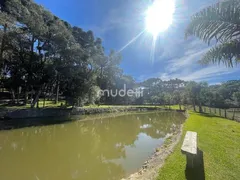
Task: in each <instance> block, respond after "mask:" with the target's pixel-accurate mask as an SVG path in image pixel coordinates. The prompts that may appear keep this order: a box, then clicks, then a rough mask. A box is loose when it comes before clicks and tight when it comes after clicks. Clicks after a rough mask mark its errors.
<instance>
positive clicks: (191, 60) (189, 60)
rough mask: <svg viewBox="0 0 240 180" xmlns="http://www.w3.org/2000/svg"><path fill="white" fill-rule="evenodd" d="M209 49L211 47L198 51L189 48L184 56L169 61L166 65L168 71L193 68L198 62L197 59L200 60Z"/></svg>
mask: <svg viewBox="0 0 240 180" xmlns="http://www.w3.org/2000/svg"><path fill="white" fill-rule="evenodd" d="M208 50H209V47H207V48H205V49H202V50H201V51H197V49H189V50H187V51H185V53H184V56H182V57H180V58H174V59H172V60H170V61H169V64H168V65H167V67H166V72H168V73H173V72H176V71H179V70H182V69H183V68H185V69H192V67H193V65H194V64H197V61H198V60H200V57H201V56H202V55H203V54H205V53H206V52H207V51H208Z"/></svg>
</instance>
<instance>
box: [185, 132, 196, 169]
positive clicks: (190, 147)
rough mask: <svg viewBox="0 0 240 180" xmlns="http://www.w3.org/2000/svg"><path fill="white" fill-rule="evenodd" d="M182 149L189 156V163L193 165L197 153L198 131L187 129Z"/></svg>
mask: <svg viewBox="0 0 240 180" xmlns="http://www.w3.org/2000/svg"><path fill="white" fill-rule="evenodd" d="M181 151H182V153H183V154H185V155H186V156H187V165H188V166H189V167H193V164H194V162H193V160H194V156H196V155H197V151H198V150H197V133H196V132H192V131H187V133H186V135H185V138H184V141H183V144H182V148H181Z"/></svg>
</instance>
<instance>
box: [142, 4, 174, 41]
mask: <svg viewBox="0 0 240 180" xmlns="http://www.w3.org/2000/svg"><path fill="white" fill-rule="evenodd" d="M174 11H175V3H174V0H155V1H154V3H153V4H152V5H151V6H150V7H149V8H148V10H147V11H146V17H145V23H146V29H147V31H148V32H150V33H151V34H152V35H153V36H157V35H158V34H159V33H160V32H163V31H165V30H167V29H168V27H169V26H170V25H171V24H172V21H173V14H174Z"/></svg>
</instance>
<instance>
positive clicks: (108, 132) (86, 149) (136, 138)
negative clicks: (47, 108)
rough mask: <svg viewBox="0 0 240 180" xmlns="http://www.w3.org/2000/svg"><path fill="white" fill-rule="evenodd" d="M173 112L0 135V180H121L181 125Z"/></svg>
mask: <svg viewBox="0 0 240 180" xmlns="http://www.w3.org/2000/svg"><path fill="white" fill-rule="evenodd" d="M184 119H185V118H184V116H183V115H182V114H180V113H177V112H146V113H132V114H131V113H129V114H125V115H119V114H118V115H113V114H112V115H111V114H105V115H97V116H96V115H95V116H86V117H83V118H81V120H79V121H74V122H71V123H65V124H59V125H51V126H41V127H30V128H22V129H16V130H8V131H0V179H1V180H72V179H79V180H115V179H116V180H119V179H121V178H122V177H125V176H126V175H128V174H130V173H133V172H134V171H136V170H137V169H139V168H140V167H141V165H142V164H143V163H144V162H145V161H146V160H147V159H148V157H149V156H150V155H151V154H152V153H153V152H154V149H155V148H156V147H158V146H159V145H161V144H162V143H163V142H164V140H165V138H166V137H167V136H168V135H169V134H170V133H172V132H174V131H175V130H176V129H177V128H179V127H180V124H182V122H183V121H184Z"/></svg>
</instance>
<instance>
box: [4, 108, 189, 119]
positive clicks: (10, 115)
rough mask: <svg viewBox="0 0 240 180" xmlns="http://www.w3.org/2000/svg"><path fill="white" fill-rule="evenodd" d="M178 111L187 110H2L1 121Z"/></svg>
mask: <svg viewBox="0 0 240 180" xmlns="http://www.w3.org/2000/svg"><path fill="white" fill-rule="evenodd" d="M163 110H165V111H166V110H167V111H177V112H185V110H175V109H168V108H162V107H161V108H160V107H141V106H135V107H134V106H122V107H121V106H119V107H107V108H99V107H96V108H84V107H75V108H72V109H64V108H42V109H1V110H0V119H2V120H9V119H29V118H50V117H51V118H57V117H65V118H71V117H74V116H78V115H90V114H103V113H118V112H136V111H143V112H144V111H163Z"/></svg>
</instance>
